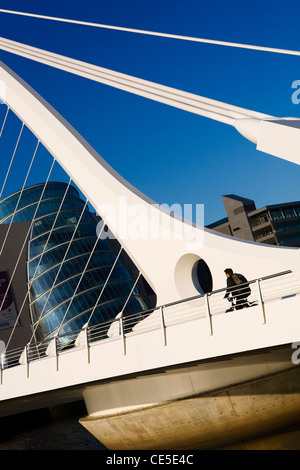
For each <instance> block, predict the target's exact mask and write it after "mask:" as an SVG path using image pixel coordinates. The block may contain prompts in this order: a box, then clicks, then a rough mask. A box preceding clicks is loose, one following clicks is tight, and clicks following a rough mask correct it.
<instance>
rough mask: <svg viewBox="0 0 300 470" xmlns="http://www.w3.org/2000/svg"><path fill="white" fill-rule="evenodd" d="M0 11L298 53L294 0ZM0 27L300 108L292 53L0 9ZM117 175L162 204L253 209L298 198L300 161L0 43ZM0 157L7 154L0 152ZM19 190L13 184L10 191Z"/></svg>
mask: <svg viewBox="0 0 300 470" xmlns="http://www.w3.org/2000/svg"><path fill="white" fill-rule="evenodd" d="M0 8H1V9H9V10H15V11H24V12H28V13H35V14H41V15H49V16H56V17H62V18H70V19H76V20H82V21H90V22H95V23H103V24H110V25H115V26H123V27H127V28H137V29H145V30H151V31H159V32H165V33H170V34H177V35H185V36H194V37H200V38H207V39H215V40H220V41H231V42H238V43H246V44H254V45H260V46H268V47H277V48H282V49H292V50H300V37H299V17H300V16H299V14H300V3H299V1H298V0H287V1H285V2H283V1H281V0H273V1H269V0H266V1H261V0H260V1H258V0H251V1H249V0H246V1H244V2H241V1H238V0H235V1H233V0H228V1H226V2H224V1H223V0H216V1H213V0H212V1H210V2H207V0H205V1H202V0H197V1H196V0H195V1H194V0H142V1H141V0H128V1H125V0H115V1H109V2H107V1H104V0H99V1H91V0H85V1H81V0H79V1H74V0H73V1H70V0H64V1H63V2H61V1H56V0H52V1H51V2H40V1H39V2H37V1H30V0H28V1H24V0H22V1H12V0H7V1H6V0H1V1H0ZM0 36H1V37H4V38H8V39H12V40H15V41H20V42H24V43H25V44H29V45H31V46H35V47H39V48H42V49H46V50H49V51H51V52H55V53H58V54H63V55H66V56H69V57H72V58H75V59H79V60H84V61H86V62H90V63H93V64H97V65H99V66H102V67H107V68H109V69H112V70H115V71H118V72H122V73H127V74H130V75H134V76H137V77H139V78H143V79H147V80H151V81H154V82H157V83H160V84H163V85H167V86H171V87H174V88H178V89H181V90H184V91H188V92H191V93H196V94H198V95H202V96H206V97H208V98H213V99H217V100H220V101H224V102H227V103H231V104H234V105H237V106H242V107H244V108H247V109H253V110H255V111H260V112H263V113H267V114H270V115H274V116H283V117H285V116H294V117H300V104H299V105H295V104H293V102H292V99H291V98H292V93H293V91H294V90H293V89H292V83H293V82H294V81H295V80H299V79H300V58H299V57H296V56H287V55H281V54H274V53H268V52H257V51H251V50H244V49H235V48H229V47H224V46H215V45H208V44H199V43H192V42H186V41H179V40H175V39H166V38H158V37H152V36H144V35H137V34H133V33H128V32H120V31H111V30H104V29H98V28H91V27H87V26H79V25H71V24H63V23H58V22H52V21H47V20H42V19H34V18H25V17H18V16H15V15H8V14H3V13H0ZM0 60H1V61H3V62H4V63H5V64H6V65H8V66H9V67H10V68H12V69H13V70H14V71H15V72H16V73H17V74H18V75H20V76H21V77H22V78H23V79H24V80H25V81H27V82H28V83H29V84H30V85H31V86H32V87H33V88H35V89H36V90H37V91H38V92H39V93H40V94H41V95H42V96H43V97H44V98H45V99H46V100H47V101H49V102H50V104H51V105H53V106H54V107H55V108H56V109H57V110H58V111H59V112H60V113H61V114H62V115H63V116H64V117H65V118H66V119H67V120H68V121H69V122H70V123H71V124H72V125H73V126H74V127H75V128H76V129H77V130H78V131H79V132H80V133H81V134H82V135H83V136H84V137H85V139H86V140H87V141H88V142H90V143H91V144H92V145H93V146H94V147H95V149H96V150H97V151H98V153H99V154H100V155H101V156H102V157H103V158H104V159H105V160H106V161H107V162H108V163H109V164H110V165H111V166H112V167H113V168H114V169H115V170H117V171H118V172H119V173H120V174H121V175H122V176H123V177H124V178H126V179H127V180H128V181H129V182H130V183H131V184H133V185H134V186H136V187H137V188H138V189H139V190H140V191H142V192H143V193H145V194H146V195H147V196H149V197H150V198H152V199H153V200H155V201H156V202H158V203H166V204H169V205H171V204H175V203H179V204H181V205H183V204H194V205H195V204H197V203H198V204H204V208H205V209H204V211H205V212H204V217H205V219H204V223H205V224H209V223H211V222H214V221H215V220H217V219H220V218H222V217H224V216H225V210H224V208H223V204H222V199H221V196H222V195H224V194H230V193H234V194H238V195H240V196H243V197H248V198H251V199H254V200H255V202H256V205H257V207H261V206H263V205H266V204H276V203H281V202H288V201H297V200H300V197H299V177H300V168H299V166H297V165H295V164H292V163H289V162H286V161H284V160H280V159H278V158H276V157H272V156H270V155H266V154H264V153H261V152H258V151H257V150H256V149H255V146H254V144H252V143H250V142H248V141H247V140H245V139H244V138H243V137H242V136H241V135H239V134H238V133H237V132H236V131H235V130H234V129H233V128H232V127H230V126H228V125H226V124H222V123H218V122H215V121H212V120H209V119H206V118H203V117H200V116H196V115H193V114H190V113H187V112H185V111H181V110H177V109H175V108H171V107H168V106H166V105H162V104H159V103H155V102H152V101H150V100H147V99H145V98H141V97H138V96H135V95H131V94H129V93H126V92H123V91H119V90H116V89H113V88H110V87H108V86H105V85H101V84H98V83H93V82H90V81H88V80H86V79H83V78H80V77H76V76H73V75H70V74H68V73H66V72H63V71H58V70H55V69H52V68H50V67H47V66H45V65H42V64H38V63H34V62H31V61H29V60H28V59H24V58H21V57H18V56H15V55H12V54H10V53H7V52H3V51H0ZM1 158H2V159H3V158H4V157H3V156H1ZM16 189H18V188H12V190H16Z"/></svg>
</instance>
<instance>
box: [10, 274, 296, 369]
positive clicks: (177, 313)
mask: <svg viewBox="0 0 300 470" xmlns="http://www.w3.org/2000/svg"><path fill="white" fill-rule="evenodd" d="M289 274H291V271H284V272H280V273H277V274H273V275H270V276H265V277H261V278H258V279H254V280H251V281H248V282H247V283H246V284H239V285H238V286H235V287H234V288H230V289H227V288H222V289H218V290H215V291H212V292H210V293H207V294H199V295H196V296H193V297H189V298H186V299H182V300H178V301H175V302H171V303H168V304H166V305H161V306H158V307H154V308H152V309H150V310H144V311H141V312H138V313H134V314H132V315H126V316H120V318H114V319H112V320H110V321H107V322H104V323H101V324H97V325H91V326H88V327H85V328H83V329H81V330H78V331H72V332H70V333H67V334H63V335H57V336H55V337H53V338H51V339H49V338H48V339H46V340H44V341H42V342H39V343H30V344H28V345H26V346H25V347H20V348H17V349H12V350H10V351H7V352H6V353H4V354H2V355H1V371H3V370H4V369H7V368H10V367H14V366H17V365H20V364H29V363H30V362H33V361H36V360H41V359H43V358H45V357H49V356H56V357H57V358H58V356H59V355H60V354H63V353H64V352H65V351H70V350H71V349H74V350H76V349H78V348H80V347H81V348H83V347H84V348H86V349H87V351H88V358H89V348H90V346H91V345H92V344H93V343H95V342H98V341H104V340H105V341H111V340H114V339H116V338H117V339H120V338H121V340H122V344H123V354H126V336H128V335H129V334H141V333H143V332H146V331H149V330H154V329H161V331H162V342H163V344H164V345H166V344H167V342H166V330H167V328H168V327H169V326H171V325H174V324H178V323H184V322H187V321H192V320H195V319H197V318H199V317H203V318H205V317H206V318H207V321H208V328H209V333H210V335H213V317H214V315H218V314H224V313H228V312H231V311H233V310H238V309H242V308H245V307H247V308H251V307H253V306H258V307H259V308H260V309H261V315H262V322H263V323H266V316H265V303H266V302H269V301H273V300H276V299H281V298H285V297H289V296H293V295H296V294H300V282H299V280H298V279H296V278H293V279H291V277H290V276H289ZM247 286H249V287H250V289H251V293H250V295H249V296H247V298H245V296H244V295H243V292H242V293H241V294H240V295H239V294H237V293H236V291H235V290H234V289H238V290H239V291H240V292H241V291H243V288H245V287H247ZM230 290H231V291H232V292H231V293H232V294H233V296H234V297H235V298H234V299H231V295H230V296H229V300H230V299H231V300H230V303H228V301H227V300H226V298H225V294H226V292H228V291H229V292H230ZM239 297H240V298H239Z"/></svg>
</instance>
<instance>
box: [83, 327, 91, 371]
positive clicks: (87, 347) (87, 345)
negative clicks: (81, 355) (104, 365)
mask: <svg viewBox="0 0 300 470" xmlns="http://www.w3.org/2000/svg"><path fill="white" fill-rule="evenodd" d="M84 330H85V345H86V352H87V360H88V364H89V363H90V345H89V332H88V327H87V326H86V327H85V328H84Z"/></svg>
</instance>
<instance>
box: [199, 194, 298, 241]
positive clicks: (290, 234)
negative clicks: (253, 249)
mask: <svg viewBox="0 0 300 470" xmlns="http://www.w3.org/2000/svg"><path fill="white" fill-rule="evenodd" d="M222 199H223V204H224V207H225V210H226V214H227V217H226V218H224V219H221V220H218V221H216V222H214V223H212V224H209V225H208V226H207V228H210V229H212V230H216V231H217V232H220V233H224V234H227V235H231V236H233V237H238V238H242V239H245V240H251V241H256V242H259V243H267V244H269V245H284V246H296V247H298V246H300V201H297V202H288V203H283V204H273V205H267V206H264V207H261V208H259V209H257V208H256V205H255V202H254V201H253V200H252V199H247V198H244V197H240V196H237V195H235V194H230V195H227V196H222Z"/></svg>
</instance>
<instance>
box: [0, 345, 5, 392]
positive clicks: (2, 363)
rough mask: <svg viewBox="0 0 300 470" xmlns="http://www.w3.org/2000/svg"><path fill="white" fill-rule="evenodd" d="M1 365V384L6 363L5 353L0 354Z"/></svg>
mask: <svg viewBox="0 0 300 470" xmlns="http://www.w3.org/2000/svg"><path fill="white" fill-rule="evenodd" d="M0 363H1V364H0V367H1V385H2V384H3V375H4V365H5V353H2V354H1V355H0Z"/></svg>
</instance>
